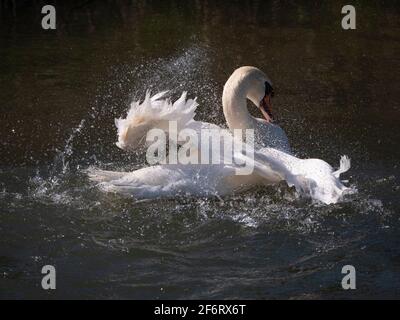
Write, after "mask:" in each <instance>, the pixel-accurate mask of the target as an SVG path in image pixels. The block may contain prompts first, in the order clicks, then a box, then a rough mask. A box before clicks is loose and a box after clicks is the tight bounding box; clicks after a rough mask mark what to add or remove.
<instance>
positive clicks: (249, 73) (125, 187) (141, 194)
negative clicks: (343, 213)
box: [88, 67, 351, 204]
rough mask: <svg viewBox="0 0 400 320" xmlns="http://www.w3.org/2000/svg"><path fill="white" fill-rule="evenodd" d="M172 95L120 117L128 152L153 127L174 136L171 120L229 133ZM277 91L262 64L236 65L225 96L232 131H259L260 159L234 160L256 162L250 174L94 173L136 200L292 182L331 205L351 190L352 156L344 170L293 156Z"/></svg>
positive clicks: (186, 170) (168, 168)
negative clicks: (251, 108) (252, 108)
mask: <svg viewBox="0 0 400 320" xmlns="http://www.w3.org/2000/svg"><path fill="white" fill-rule="evenodd" d="M164 94H165V92H162V93H159V94H157V95H155V96H153V97H150V94H149V93H147V94H146V98H145V100H144V101H143V102H142V103H139V102H133V103H132V104H131V108H130V110H129V112H128V115H127V117H126V118H125V119H117V120H116V126H117V128H118V142H117V146H118V147H120V148H121V149H124V150H130V149H135V148H136V147H138V146H139V145H140V144H141V143H142V142H143V141H144V139H145V136H146V133H147V132H148V131H149V130H150V129H153V128H160V129H162V130H163V131H165V132H167V133H168V130H169V126H168V123H169V121H171V120H174V121H176V122H177V126H178V130H181V129H184V128H190V129H193V130H196V131H197V132H200V131H201V130H202V129H206V128H213V129H217V130H222V128H220V127H218V126H216V125H214V124H210V123H206V122H201V121H196V120H194V119H193V117H194V115H195V110H196V107H197V103H196V101H195V100H191V99H189V100H186V93H183V94H182V96H181V97H180V98H179V99H178V100H177V101H176V102H175V103H173V104H172V103H171V102H170V101H169V100H167V99H162V98H163V96H164ZM272 96H273V89H272V82H271V81H270V80H269V79H268V77H267V76H266V75H265V74H264V73H263V72H262V71H260V70H259V69H257V68H254V67H241V68H239V69H237V70H235V72H234V73H233V74H232V75H231V77H230V78H229V79H228V81H227V83H226V84H225V87H224V91H223V97H222V101H223V111H224V115H225V118H226V120H227V124H228V127H229V128H230V129H231V130H234V129H254V132H255V142H256V144H255V150H253V151H254V159H249V158H248V157H247V156H246V155H244V154H243V153H241V152H235V153H234V155H233V158H234V160H238V159H239V160H243V159H245V160H247V161H252V164H253V165H254V171H253V173H252V174H250V175H237V174H236V170H235V169H236V168H237V165H235V164H226V163H224V162H222V163H220V164H208V165H204V164H186V165H185V164H164V165H156V166H149V167H145V168H142V169H139V170H136V171H133V172H129V173H127V172H114V171H104V170H98V169H94V168H90V169H89V170H88V175H89V177H90V179H91V180H92V181H94V182H97V183H98V185H99V187H100V188H101V189H102V190H104V191H109V192H118V193H127V194H130V195H133V196H134V197H135V198H171V197H176V196H177V195H185V194H190V195H194V196H209V195H227V194H231V193H233V192H237V191H242V190H246V189H249V188H251V187H254V186H257V185H268V184H275V183H278V182H280V181H282V180H285V181H286V182H287V184H288V185H289V186H294V187H295V188H296V190H297V192H298V193H300V194H302V195H305V196H308V197H311V198H312V199H315V200H319V201H321V202H323V203H325V204H330V203H336V202H338V201H339V200H340V199H341V198H342V197H343V195H344V194H346V193H349V192H350V191H351V189H350V188H347V187H345V186H344V185H343V184H342V182H341V181H340V179H339V176H340V174H341V173H343V172H346V171H347V170H348V169H349V168H350V160H349V159H348V158H347V157H345V156H343V157H342V158H341V161H340V168H339V169H338V170H337V171H334V170H333V168H332V167H331V166H330V165H329V164H327V163H326V162H324V161H323V160H319V159H299V158H297V157H295V156H293V155H291V151H290V147H289V142H288V139H287V136H286V134H285V132H284V131H283V130H282V129H281V128H280V127H279V126H278V125H276V124H273V123H272V110H271V97H272ZM246 99H249V100H251V101H252V102H253V103H254V104H255V105H256V106H257V107H258V108H259V109H260V111H261V113H262V114H263V115H264V117H265V119H259V118H254V117H252V116H251V115H250V114H249V112H248V110H247V106H246ZM232 139H233V137H232ZM199 151H201V150H199ZM246 157H247V158H246ZM222 160H223V159H222Z"/></svg>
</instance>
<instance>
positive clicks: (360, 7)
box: [0, 1, 400, 299]
mask: <svg viewBox="0 0 400 320" xmlns="http://www.w3.org/2000/svg"><path fill="white" fill-rule="evenodd" d="M15 3H16V7H15V8H13V6H12V1H0V8H1V11H0V18H1V20H0V108H1V125H0V136H1V144H0V154H1V157H0V298H133V299H136V298H146V299H147V298H148V299H153V298H181V299H183V298H210V299H213V298H244V299H248V298H255V299H264V298H293V299H310V298H319V299H321V298H322V299H325V298H400V236H399V228H400V222H399V213H400V197H399V196H400V181H399V178H400V168H399V159H400V148H399V142H400V131H399V125H400V91H399V81H400V19H399V18H400V8H399V4H398V1H384V2H383V1H353V3H352V4H353V5H354V6H355V7H356V9H357V30H351V31H344V30H342V29H341V25H340V21H341V17H342V15H341V13H340V12H341V5H342V4H341V3H338V4H335V3H334V2H330V3H329V4H328V3H325V2H323V3H320V4H316V3H314V4H313V3H312V2H308V1H293V2H289V1H283V2H281V1H241V2H238V1H226V2H223V1H216V2H214V1H103V2H101V1H68V2H67V1H65V2H59V1H57V5H56V8H57V30H55V31H44V30H42V29H41V28H40V21H41V14H40V9H41V6H42V5H43V3H42V1H16V2H15ZM50 3H51V2H50ZM46 4H47V2H46ZM242 65H254V66H258V67H259V68H261V69H262V70H264V71H265V72H266V73H267V74H268V75H269V76H270V78H271V79H272V80H273V81H274V84H275V91H276V98H275V99H274V106H275V112H276V115H277V118H278V121H279V123H280V124H281V125H282V126H283V127H284V129H285V130H286V131H287V134H288V136H289V138H290V141H291V144H292V146H293V149H294V150H295V153H296V154H297V155H298V156H301V157H307V158H308V157H317V158H321V159H324V160H326V161H328V162H329V163H331V164H332V165H334V166H337V165H338V161H339V156H340V155H342V154H347V155H349V156H350V157H351V159H352V168H351V170H350V171H349V173H347V174H346V177H345V178H346V179H348V180H349V184H350V185H354V186H356V187H357V189H358V193H357V194H356V195H353V196H351V197H349V198H347V199H346V200H345V201H344V202H342V203H339V204H336V205H330V206H322V205H319V204H313V203H311V202H310V201H307V200H302V199H296V197H295V195H294V193H293V191H291V190H289V189H287V188H286V187H285V186H284V185H280V186H277V187H275V188H269V189H261V190H260V189H259V190H252V191H251V192H247V193H245V194H241V195H236V196H232V197H227V198H225V199H177V200H170V201H149V202H135V200H134V199H127V198H123V197H120V196H117V195H110V194H103V193H101V192H99V191H98V190H97V189H96V188H95V187H94V186H93V185H91V184H90V183H89V182H88V180H87V178H86V177H85V174H84V173H83V170H84V169H85V168H87V167H88V166H89V165H95V166H98V167H101V168H106V169H112V170H127V171H128V170H132V169H134V168H139V167H141V166H143V165H144V154H143V153H141V154H130V155H128V154H126V153H125V152H123V151H122V150H119V149H118V148H117V147H116V146H115V141H116V128H115V127H114V121H113V119H114V118H115V117H120V116H124V115H125V112H126V110H127V108H128V105H129V102H130V101H131V100H132V99H139V98H143V96H144V92H145V90H146V89H148V88H150V89H152V90H153V91H161V90H164V89H170V90H171V95H172V96H173V97H175V96H177V95H179V94H180V92H181V91H183V90H187V91H188V92H189V95H190V96H191V97H194V96H197V97H198V102H199V103H200V106H199V108H198V113H197V119H200V120H204V121H210V122H214V123H217V124H220V125H223V124H224V118H223V113H222V107H221V94H222V88H223V84H224V82H225V81H226V79H227V78H228V77H229V75H230V73H231V72H232V71H233V70H234V69H235V68H236V67H239V66H242ZM252 113H254V114H257V111H256V110H255V108H253V109H252ZM46 264H51V265H54V266H55V267H56V270H57V289H56V290H55V291H51V292H49V291H44V290H42V289H41V285H40V282H41V277H42V275H41V273H40V271H41V268H42V266H43V265H46ZM346 264H350V265H354V266H355V267H356V270H357V289H356V290H348V291H345V290H343V289H342V288H341V285H340V283H341V279H342V276H343V275H342V274H341V268H342V266H343V265H346Z"/></svg>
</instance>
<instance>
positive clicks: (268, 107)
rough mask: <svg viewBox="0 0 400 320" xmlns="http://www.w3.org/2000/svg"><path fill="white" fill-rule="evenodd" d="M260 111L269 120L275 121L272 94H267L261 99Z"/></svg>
mask: <svg viewBox="0 0 400 320" xmlns="http://www.w3.org/2000/svg"><path fill="white" fill-rule="evenodd" d="M260 111H261V113H262V114H263V116H264V118H265V120H267V122H272V121H274V117H273V116H272V101H271V95H270V94H268V95H265V96H264V98H262V100H261V101H260Z"/></svg>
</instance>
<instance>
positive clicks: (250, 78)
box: [224, 66, 274, 122]
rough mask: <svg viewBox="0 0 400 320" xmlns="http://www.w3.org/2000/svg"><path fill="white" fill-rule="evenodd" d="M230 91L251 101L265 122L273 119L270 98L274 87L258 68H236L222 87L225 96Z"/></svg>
mask: <svg viewBox="0 0 400 320" xmlns="http://www.w3.org/2000/svg"><path fill="white" fill-rule="evenodd" d="M232 92H234V93H235V94H238V95H239V97H245V98H247V99H249V100H250V101H251V102H253V103H254V104H255V105H256V106H257V108H258V109H259V110H260V111H261V113H262V115H263V116H264V118H265V120H266V121H267V122H272V121H273V116H272V101H271V100H272V97H273V95H274V89H273V85H272V81H271V80H270V79H269V78H268V76H267V75H266V74H265V73H264V72H262V71H261V70H260V69H258V68H256V67H250V66H245V67H240V68H238V69H236V70H235V71H234V72H233V73H232V75H231V77H230V78H229V79H228V81H227V83H226V84H225V88H224V94H226V96H229V95H231V94H232Z"/></svg>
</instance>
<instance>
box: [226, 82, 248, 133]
mask: <svg viewBox="0 0 400 320" xmlns="http://www.w3.org/2000/svg"><path fill="white" fill-rule="evenodd" d="M222 106H223V110H224V116H225V119H226V122H227V124H228V127H229V129H231V130H233V129H249V128H252V127H253V126H254V118H253V117H252V116H251V115H250V113H249V111H248V109H247V89H246V84H245V83H244V81H240V79H236V77H231V78H229V79H228V81H227V82H226V84H225V86H224V91H223V94H222Z"/></svg>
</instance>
